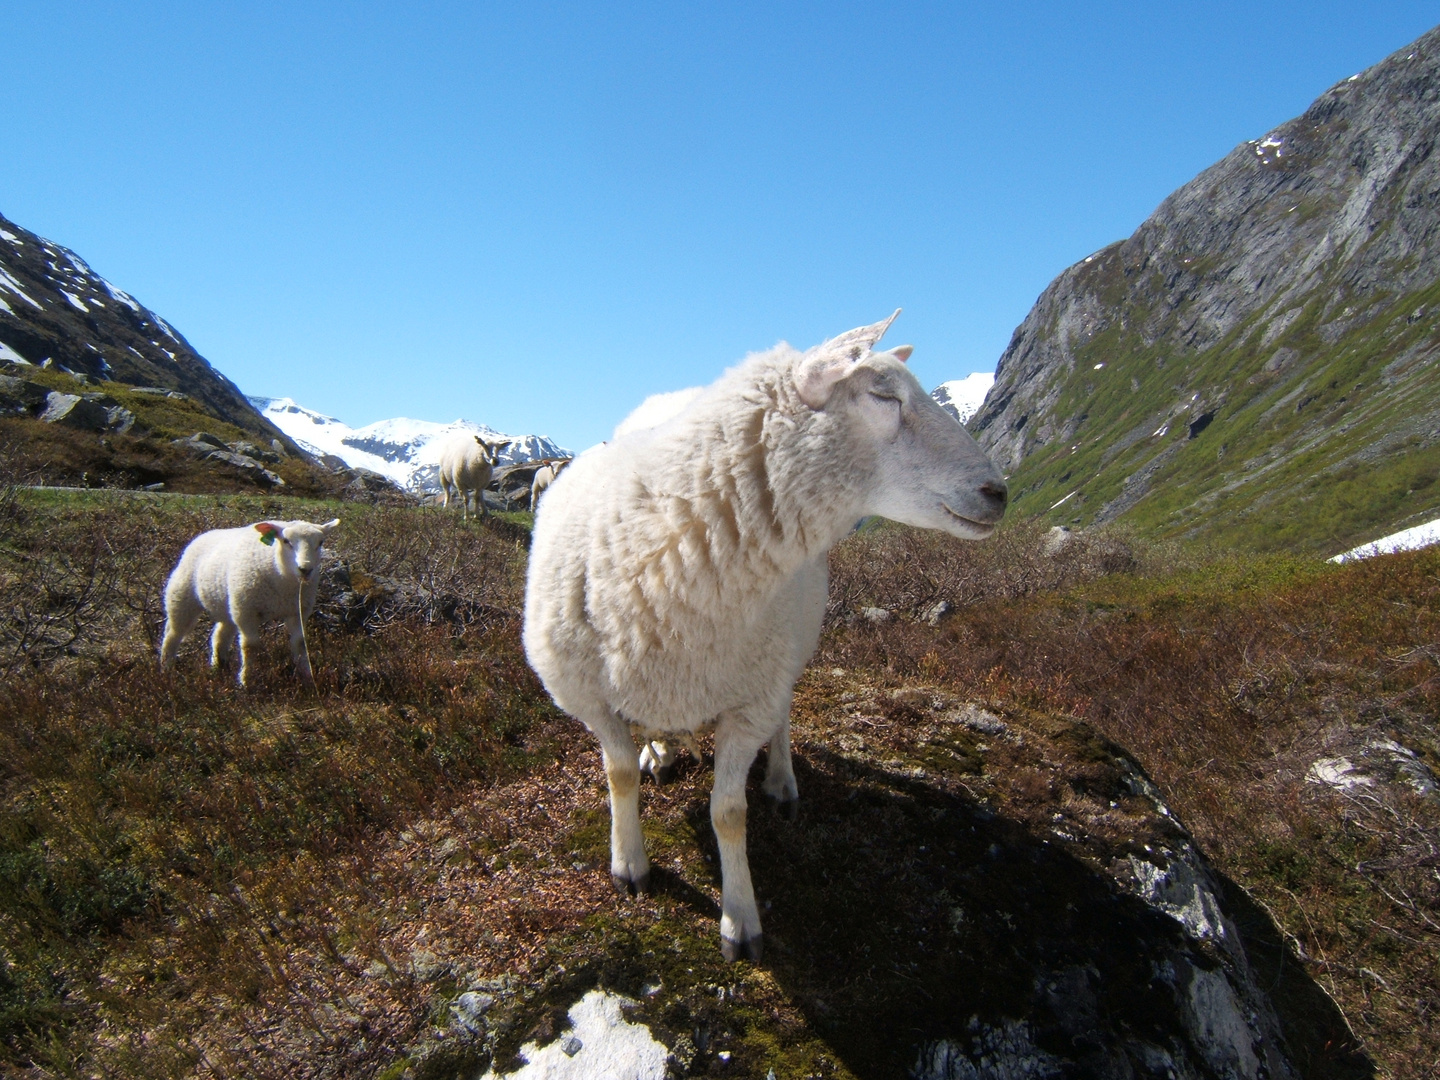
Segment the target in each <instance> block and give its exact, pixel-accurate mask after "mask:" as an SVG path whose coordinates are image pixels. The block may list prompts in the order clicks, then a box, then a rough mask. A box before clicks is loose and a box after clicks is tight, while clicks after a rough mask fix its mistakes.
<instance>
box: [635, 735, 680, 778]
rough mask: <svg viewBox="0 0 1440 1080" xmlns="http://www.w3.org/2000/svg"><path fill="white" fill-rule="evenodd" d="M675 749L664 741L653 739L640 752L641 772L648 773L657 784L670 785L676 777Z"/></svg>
mask: <svg viewBox="0 0 1440 1080" xmlns="http://www.w3.org/2000/svg"><path fill="white" fill-rule="evenodd" d="M677 753H678V752H677V751H676V749H675V747H673V746H671V745H670V744H669V743H668V742H666V741H665V740H663V739H652V740H651V741H649V742H647V743H646V744H645V749H643V750H641V751H640V771H641V772H648V773H649V774H650V775H651V776H653V777H654V778H655V783H657V784H668V783H669V782H670V780H671V778H672V777H674V775H675V758H676V756H677Z"/></svg>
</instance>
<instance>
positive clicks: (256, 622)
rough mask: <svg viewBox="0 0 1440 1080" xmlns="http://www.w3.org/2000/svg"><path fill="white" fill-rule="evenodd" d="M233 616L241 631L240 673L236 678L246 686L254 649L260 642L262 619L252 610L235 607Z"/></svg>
mask: <svg viewBox="0 0 1440 1080" xmlns="http://www.w3.org/2000/svg"><path fill="white" fill-rule="evenodd" d="M231 617H232V618H234V620H235V627H236V629H238V630H239V631H240V674H239V675H237V676H236V679H237V680H238V681H239V683H240V685H241V686H244V685H245V679H246V678H247V677H248V676H249V674H250V657H251V655H252V650H254V649H255V647H256V646H258V645H259V644H260V619H259V618H258V617H257V616H256V615H254V614H253V613H251V612H238V611H235V610H234V609H233V608H232V609H231Z"/></svg>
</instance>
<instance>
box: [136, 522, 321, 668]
mask: <svg viewBox="0 0 1440 1080" xmlns="http://www.w3.org/2000/svg"><path fill="white" fill-rule="evenodd" d="M339 524H340V519H339V518H335V519H334V520H332V521H327V522H325V524H323V525H316V524H314V523H313V522H309V521H257V522H256V523H255V524H253V525H242V526H241V527H240V528H238V529H211V530H210V531H209V532H203V533H201V534H200V535H199V536H197V537H195V539H194V540H191V541H190V543H188V544H187V545H185V550H184V551H183V552H182V553H181V555H180V561H179V562H178V563H176V564H175V569H174V570H172V571H171V572H170V578H169V580H167V581H166V582H165V638H164V640H163V641H162V643H161V645H160V670H162V671H164V670H165V669H166V668H168V667H169V666H170V665H171V664H172V663H174V660H175V652H176V650H177V649H179V648H180V644H181V642H183V641H184V640H185V639H186V638H187V637H189V636H190V634H191V633H192V632H193V631H194V629H195V626H196V624H197V623H198V622H199V621H200V616H201V615H202V614H207V615H209V616H210V617H211V618H212V619H214V620H215V630H214V632H213V633H212V634H211V636H210V666H211V667H217V666H219V664H220V662H221V660H222V659H223V658H224V656H225V654H226V652H227V651H228V650H229V648H230V644H231V642H233V641H234V640H235V633H236V631H237V630H238V631H239V633H240V673H239V680H240V685H242V686H243V685H245V679H246V676H247V675H248V674H249V671H250V657H251V649H252V648H253V647H254V645H255V643H256V642H257V641H258V640H259V638H260V628H261V627H262V626H263V625H265V624H266V623H267V622H273V621H275V620H276V619H283V620H284V621H285V628H286V629H287V630H288V631H289V632H290V655H291V657H292V658H293V659H294V661H295V666H296V668H297V669H298V671H299V673H300V677H301V678H302V679H304V680H305V681H306V682H307V683H310V682H314V681H315V678H314V674H313V673H312V672H311V670H310V658H309V656H308V655H307V654H306V651H305V650H304V649H303V648H302V646H303V645H304V638H305V623H304V620H305V619H307V618H309V617H310V613H311V612H312V611H314V609H315V592H316V589H317V588H318V586H319V579H318V578H317V577H316V575H315V571H316V569H317V568H318V567H319V565H320V547H321V545H322V544H324V542H325V538H326V537H327V536H329V535H330V530H331V529H333V528H335V526H337V525H339ZM302 608H303V610H302Z"/></svg>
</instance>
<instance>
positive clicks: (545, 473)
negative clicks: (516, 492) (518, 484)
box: [530, 458, 571, 510]
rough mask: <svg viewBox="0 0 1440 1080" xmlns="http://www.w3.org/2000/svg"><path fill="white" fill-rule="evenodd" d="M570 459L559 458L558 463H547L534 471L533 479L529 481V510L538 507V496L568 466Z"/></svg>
mask: <svg viewBox="0 0 1440 1080" xmlns="http://www.w3.org/2000/svg"><path fill="white" fill-rule="evenodd" d="M570 461H571V459H570V458H561V459H560V460H558V461H547V462H546V463H545V464H544V465H541V466H540V468H538V469H536V470H535V478H534V479H533V480H531V481H530V509H531V510H534V509H535V507H537V506H539V505H540V496H541V495H542V494H543V493H544V491H545V489H546V488H548V487H549V486H550V485H551V484H553V483H554V482H555V478H556V477H557V476H559V475H560V474H561V473H562V472H563V471H564V470H565V466H566V465H569V464H570Z"/></svg>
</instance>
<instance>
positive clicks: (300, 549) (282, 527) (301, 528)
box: [255, 518, 340, 581]
mask: <svg viewBox="0 0 1440 1080" xmlns="http://www.w3.org/2000/svg"><path fill="white" fill-rule="evenodd" d="M339 524H340V519H339V518H333V519H331V520H330V521H327V522H325V524H323V525H316V524H314V523H313V522H309V521H260V522H256V524H255V531H256V532H257V533H259V534H260V542H261V543H262V544H266V545H269V546H272V547H274V548H275V549H276V551H275V557H276V560H277V561H278V563H279V565H280V567H281V569H282V571H283V572H284V573H286V574H287V575H290V576H293V577H298V578H299V579H300V580H301V581H309V580H310V578H311V576H312V575H313V574H314V573H315V570H316V569H317V568H318V567H319V565H320V547H321V545H323V544H324V543H325V538H326V537H327V536H329V535H330V530H331V529H333V528H335V526H336V525H339Z"/></svg>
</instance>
